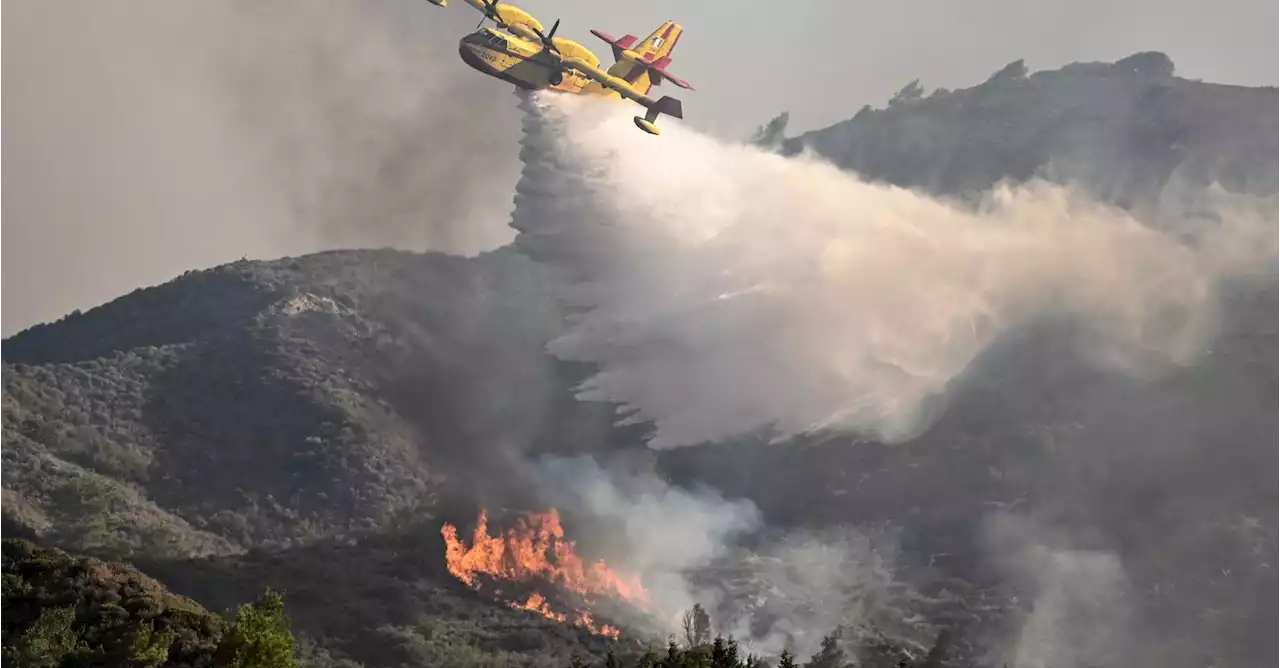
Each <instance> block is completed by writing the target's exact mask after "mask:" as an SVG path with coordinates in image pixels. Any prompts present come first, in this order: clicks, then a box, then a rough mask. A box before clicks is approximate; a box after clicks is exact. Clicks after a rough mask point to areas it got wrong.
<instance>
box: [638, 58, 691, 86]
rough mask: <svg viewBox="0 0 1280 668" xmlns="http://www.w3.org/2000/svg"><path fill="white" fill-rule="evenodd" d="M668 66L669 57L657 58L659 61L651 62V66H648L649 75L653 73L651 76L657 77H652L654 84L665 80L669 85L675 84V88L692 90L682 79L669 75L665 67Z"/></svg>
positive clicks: (669, 62)
mask: <svg viewBox="0 0 1280 668" xmlns="http://www.w3.org/2000/svg"><path fill="white" fill-rule="evenodd" d="M670 64H671V57H670V56H663V57H661V58H659V59H657V60H655V61H653V64H652V65H650V66H649V71H650V72H651V73H653V74H655V75H657V76H655V77H654V83H657V82H658V81H661V80H662V79H666V80H667V81H670V82H671V83H673V84H675V85H677V86H679V87H681V88H685V89H688V90H693V86H692V85H690V84H689V82H688V81H685V80H684V79H681V78H680V77H677V76H675V75H673V74H671V73H669V72H667V70H666V67H667V65H670Z"/></svg>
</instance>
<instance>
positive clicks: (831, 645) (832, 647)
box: [805, 633, 845, 668]
mask: <svg viewBox="0 0 1280 668" xmlns="http://www.w3.org/2000/svg"><path fill="white" fill-rule="evenodd" d="M844 665H845V664H844V650H842V649H840V644H839V642H838V641H837V640H836V636H835V634H834V633H832V634H831V635H828V636H824V637H823V638H822V647H821V648H820V649H818V652H817V654H814V655H813V658H811V659H809V663H807V664H805V666H806V668H844Z"/></svg>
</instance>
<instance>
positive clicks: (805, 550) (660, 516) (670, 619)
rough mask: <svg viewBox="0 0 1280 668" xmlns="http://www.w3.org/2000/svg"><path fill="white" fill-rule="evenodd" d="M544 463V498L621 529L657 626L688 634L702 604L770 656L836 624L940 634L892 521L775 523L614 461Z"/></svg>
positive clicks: (739, 503) (921, 637) (916, 635)
mask: <svg viewBox="0 0 1280 668" xmlns="http://www.w3.org/2000/svg"><path fill="white" fill-rule="evenodd" d="M536 471H537V475H538V479H539V480H540V481H541V483H542V486H543V488H544V492H543V499H544V501H546V502H548V503H551V504H553V505H555V506H556V507H558V508H561V509H568V510H571V511H572V512H574V513H575V514H576V515H578V516H580V517H581V516H583V515H585V516H587V517H589V518H593V519H594V520H596V521H597V522H598V523H599V525H600V526H602V527H606V528H608V529H609V530H611V531H615V532H618V533H620V538H621V540H620V541H619V542H617V543H615V544H614V545H613V546H612V548H609V547H605V548H604V551H606V552H612V553H613V554H614V555H616V556H613V557H611V558H610V559H609V561H610V562H612V563H618V564H623V565H625V567H626V569H627V570H629V571H631V572H634V573H637V574H638V575H639V576H640V578H641V581H642V582H643V584H644V587H645V589H646V591H647V592H648V594H649V602H650V608H649V609H648V610H647V612H648V613H649V614H650V615H651V617H652V619H650V620H649V621H651V622H654V623H656V628H655V629H654V630H655V631H657V633H658V635H659V636H669V635H675V636H677V637H681V632H682V630H681V626H680V624H681V616H682V614H683V613H684V612H685V611H687V610H689V608H690V607H691V606H693V605H694V604H695V603H700V604H702V605H703V606H704V607H705V608H706V609H707V610H708V612H709V613H710V615H711V619H712V625H713V628H714V631H715V632H716V633H720V634H724V635H725V636H728V637H733V638H736V639H737V640H738V641H739V642H740V643H741V646H742V649H743V651H744V652H754V653H757V654H763V655H772V656H776V655H777V654H778V653H780V652H781V651H782V650H783V649H784V648H786V649H789V650H790V651H792V652H793V653H799V654H801V655H805V656H807V655H810V654H812V653H813V652H815V651H817V649H818V647H819V645H820V644H821V642H822V638H823V636H824V635H826V634H827V633H831V632H832V631H834V630H836V629H837V628H839V629H842V630H843V633H844V634H845V639H846V640H848V641H850V642H854V641H859V640H866V639H868V638H870V637H872V636H874V637H877V638H883V637H890V636H891V637H892V639H893V640H894V641H895V642H897V643H899V644H904V645H907V646H912V645H914V646H917V647H919V646H920V645H922V644H923V643H924V642H928V641H931V639H932V638H931V634H932V632H933V629H932V628H929V627H928V625H927V624H925V623H924V621H923V620H922V619H920V618H918V617H913V616H912V614H911V610H910V608H911V607H912V606H913V604H914V600H913V599H912V597H913V596H915V595H916V594H915V592H913V591H910V590H909V588H908V587H907V586H906V585H905V584H904V583H901V582H898V581H897V580H896V579H895V563H894V562H895V559H896V556H897V546H898V543H897V534H896V532H894V531H885V530H875V531H873V530H870V529H855V528H852V527H834V528H827V529H814V530H809V529H797V530H791V531H786V532H779V531H771V530H768V529H767V528H766V527H765V524H764V518H763V516H762V515H761V513H760V511H759V509H758V508H757V507H756V506H755V504H754V503H752V502H751V501H749V500H745V499H728V498H725V497H724V496H723V495H722V494H720V493H719V492H717V491H716V490H714V489H710V488H695V489H685V488H682V487H679V486H676V485H672V484H670V483H668V482H667V481H665V480H663V479H662V478H660V477H659V476H657V475H656V474H654V473H652V472H648V471H644V470H639V471H637V470H635V469H634V468H629V467H625V466H619V465H617V462H616V461H615V462H614V463H613V464H612V465H608V466H605V467H602V466H601V465H600V464H599V463H598V462H597V461H596V460H595V459H592V458H590V457H576V458H544V459H542V460H540V461H539V462H538V465H537V467H536ZM595 533H597V534H599V533H600V532H595ZM596 540H597V543H599V542H605V543H608V542H609V541H608V540H601V539H600V537H599V535H597V536H596ZM596 547H597V548H600V545H596Z"/></svg>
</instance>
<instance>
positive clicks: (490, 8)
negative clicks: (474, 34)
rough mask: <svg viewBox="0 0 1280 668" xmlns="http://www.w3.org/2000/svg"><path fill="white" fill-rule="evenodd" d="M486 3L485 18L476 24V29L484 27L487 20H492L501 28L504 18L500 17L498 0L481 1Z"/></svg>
mask: <svg viewBox="0 0 1280 668" xmlns="http://www.w3.org/2000/svg"><path fill="white" fill-rule="evenodd" d="M480 1H481V2H483V3H484V17H483V18H481V19H480V22H479V23H477V24H476V27H477V28H479V27H480V26H482V25H484V20H485V19H492V20H493V22H494V23H497V24H498V25H499V26H501V25H502V17H501V16H499V15H498V0H480Z"/></svg>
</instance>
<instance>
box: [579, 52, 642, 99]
mask: <svg viewBox="0 0 1280 668" xmlns="http://www.w3.org/2000/svg"><path fill="white" fill-rule="evenodd" d="M560 62H561V64H563V65H564V66H565V67H569V68H572V69H574V70H577V71H579V72H581V73H582V74H583V75H584V76H586V77H588V78H591V79H594V80H596V81H598V82H600V85H602V86H604V87H605V88H608V89H610V90H612V91H615V92H617V93H618V94H619V95H621V96H622V97H625V98H627V99H629V100H633V101H635V102H639V103H640V104H641V105H643V106H645V107H648V106H650V105H652V104H653V99H652V98H650V97H649V96H647V95H642V94H641V93H640V92H639V91H637V90H636V89H634V88H632V87H631V84H629V83H627V82H626V81H623V80H622V79H619V78H618V77H615V76H613V75H612V74H609V73H608V72H606V71H604V70H602V69H600V68H599V67H595V66H593V65H592V64H591V63H588V62H587V61H585V60H582V59H581V58H565V59H564V60H562V61H560Z"/></svg>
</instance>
